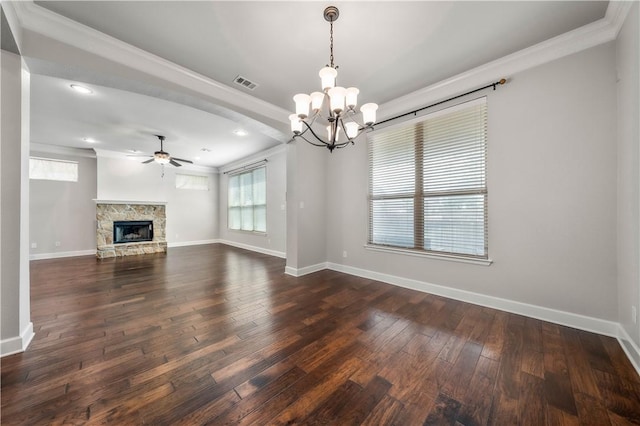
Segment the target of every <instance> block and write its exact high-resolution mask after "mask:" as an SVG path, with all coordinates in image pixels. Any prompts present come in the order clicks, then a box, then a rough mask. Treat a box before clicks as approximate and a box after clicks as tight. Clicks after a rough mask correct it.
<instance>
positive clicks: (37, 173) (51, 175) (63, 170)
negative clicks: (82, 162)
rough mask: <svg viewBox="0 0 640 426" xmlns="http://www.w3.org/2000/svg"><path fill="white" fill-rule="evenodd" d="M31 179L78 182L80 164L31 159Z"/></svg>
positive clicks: (48, 159) (47, 159)
mask: <svg viewBox="0 0 640 426" xmlns="http://www.w3.org/2000/svg"><path fill="white" fill-rule="evenodd" d="M29 179H43V180H60V181H67V182H77V181H78V162H76V161H65V160H54V159H50V158H37V157H31V158H29Z"/></svg>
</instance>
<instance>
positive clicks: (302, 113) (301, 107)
mask: <svg viewBox="0 0 640 426" xmlns="http://www.w3.org/2000/svg"><path fill="white" fill-rule="evenodd" d="M293 101H294V102H295V103H296V114H298V117H300V118H301V119H303V120H304V119H305V118H307V117H308V116H309V102H311V96H309V95H306V94H304V93H298V94H297V95H295V96H294V97H293Z"/></svg>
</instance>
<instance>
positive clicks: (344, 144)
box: [334, 140, 355, 149]
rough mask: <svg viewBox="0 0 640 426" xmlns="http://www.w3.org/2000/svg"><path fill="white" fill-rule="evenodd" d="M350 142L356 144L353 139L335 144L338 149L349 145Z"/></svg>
mask: <svg viewBox="0 0 640 426" xmlns="http://www.w3.org/2000/svg"><path fill="white" fill-rule="evenodd" d="M349 144H351V145H355V144H354V143H353V140H349V141H347V142H342V143H339V144H336V145H334V148H337V149H340V148H345V147H346V146H347V145H349Z"/></svg>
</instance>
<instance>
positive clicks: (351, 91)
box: [347, 87, 360, 109]
mask: <svg viewBox="0 0 640 426" xmlns="http://www.w3.org/2000/svg"><path fill="white" fill-rule="evenodd" d="M358 93H360V91H359V90H358V89H357V88H355V87H349V88H348V89H347V108H349V109H354V108H355V107H356V105H358Z"/></svg>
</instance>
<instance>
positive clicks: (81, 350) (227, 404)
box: [0, 244, 640, 425]
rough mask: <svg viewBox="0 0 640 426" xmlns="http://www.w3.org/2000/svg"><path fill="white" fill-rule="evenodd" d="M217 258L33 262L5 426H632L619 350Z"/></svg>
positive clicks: (638, 407) (411, 297) (8, 376)
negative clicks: (29, 333) (27, 339)
mask: <svg viewBox="0 0 640 426" xmlns="http://www.w3.org/2000/svg"><path fill="white" fill-rule="evenodd" d="M283 270H284V260H282V259H278V258H273V257H269V256H266V255H261V254H256V253H251V252H248V251H244V250H240V249H236V248H232V247H228V246H224V245H219V244H212V245H204V246H196V247H182V248H172V249H169V253H168V254H167V255H147V256H137V257H128V258H124V259H111V260H104V261H97V260H96V259H95V258H93V257H78V258H67V259H52V260H40V261H33V262H32V263H31V287H32V303H31V307H32V320H33V322H34V327H35V331H36V336H35V338H34V340H33V342H32V343H31V346H30V347H29V349H28V350H27V351H26V352H25V353H23V354H17V355H13V356H9V357H5V358H3V359H2V360H1V364H2V365H1V370H2V378H1V379H2V395H1V399H2V407H1V408H2V411H1V414H0V416H1V418H0V419H1V422H2V424H3V425H44V424H47V425H48V424H114V425H121V424H151V425H180V424H185V425H195V424H212V425H226V424H246V425H285V424H304V425H360V424H362V425H423V424H424V425H449V424H450V425H577V424H585V425H624V424H640V378H639V377H638V375H637V374H636V372H635V371H634V370H633V367H632V366H631V364H630V363H629V361H628V360H627V358H626V357H625V355H624V353H623V351H622V349H621V348H620V346H619V345H618V343H617V341H616V340H615V339H612V338H609V337H604V336H599V335H595V334H591V333H587V332H584V331H580V330H575V329H571V328H567V327H562V326H558V325H555V324H551V323H547V322H543V321H538V320H535V319H530V318H526V317H522V316H518V315H514V314H509V313H505V312H501V311H497V310H493V309H489V308H483V307H479V306H475V305H471V304H467V303H462V302H457V301H453V300H449V299H445V298H442V297H438V296H433V295H429V294H424V293H419V292H415V291H411V290H407V289H403V288H399V287H394V286H391V285H387V284H383V283H380V282H376V281H372V280H367V279H362V278H357V277H353V276H349V275H345V274H341V273H338V272H333V271H321V272H317V273H314V274H311V275H308V276H305V277H301V278H293V277H290V276H287V275H284V273H283Z"/></svg>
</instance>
